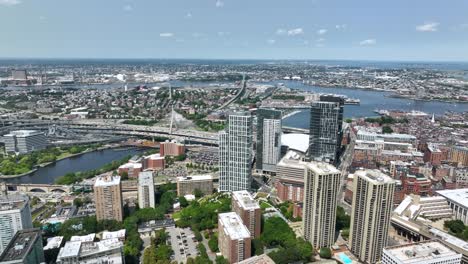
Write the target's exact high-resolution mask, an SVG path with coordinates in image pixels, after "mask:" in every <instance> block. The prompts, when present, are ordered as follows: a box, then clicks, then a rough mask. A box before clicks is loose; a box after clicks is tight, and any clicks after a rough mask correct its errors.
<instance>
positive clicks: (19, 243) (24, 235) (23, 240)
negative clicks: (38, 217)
mask: <svg viewBox="0 0 468 264" xmlns="http://www.w3.org/2000/svg"><path fill="white" fill-rule="evenodd" d="M38 239H40V244H41V245H42V239H41V230H40V229H38V228H31V229H23V230H20V231H18V232H16V234H15V236H13V238H12V239H11V240H10V242H9V243H8V246H7V247H6V248H5V249H4V251H3V253H2V255H1V256H0V262H2V263H3V262H4V261H5V262H6V261H13V260H22V259H23V258H24V257H25V256H26V255H27V254H28V253H29V252H30V251H31V250H32V248H33V247H34V244H35V242H36V241H37V240H38Z"/></svg>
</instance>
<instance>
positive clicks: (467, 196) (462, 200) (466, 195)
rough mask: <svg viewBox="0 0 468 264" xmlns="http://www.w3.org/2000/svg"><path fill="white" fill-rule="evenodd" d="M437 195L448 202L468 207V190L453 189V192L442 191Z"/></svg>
mask: <svg viewBox="0 0 468 264" xmlns="http://www.w3.org/2000/svg"><path fill="white" fill-rule="evenodd" d="M437 193H438V194H439V195H441V196H443V197H445V198H447V199H448V200H450V201H452V202H454V203H457V204H459V205H462V206H464V207H465V208H467V207H468V188H466V189H455V190H442V191H437Z"/></svg>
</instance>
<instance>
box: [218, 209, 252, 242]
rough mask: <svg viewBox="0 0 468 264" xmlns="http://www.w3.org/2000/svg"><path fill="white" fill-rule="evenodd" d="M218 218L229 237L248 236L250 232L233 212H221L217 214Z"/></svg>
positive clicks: (242, 237) (241, 237)
mask: <svg viewBox="0 0 468 264" xmlns="http://www.w3.org/2000/svg"><path fill="white" fill-rule="evenodd" d="M218 217H219V220H220V221H221V223H222V225H223V227H224V232H225V233H226V234H227V235H228V236H229V237H230V238H231V239H235V240H237V239H244V238H250V232H249V230H248V229H247V227H245V225H244V224H243V223H242V220H241V219H240V217H239V216H238V215H237V214H236V213H234V212H229V213H223V214H219V215H218Z"/></svg>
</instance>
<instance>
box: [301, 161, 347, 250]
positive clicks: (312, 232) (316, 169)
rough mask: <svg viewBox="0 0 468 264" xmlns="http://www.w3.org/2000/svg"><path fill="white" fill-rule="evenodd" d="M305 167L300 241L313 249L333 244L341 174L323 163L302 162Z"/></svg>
mask: <svg viewBox="0 0 468 264" xmlns="http://www.w3.org/2000/svg"><path fill="white" fill-rule="evenodd" d="M302 165H303V166H305V167H306V173H305V181H304V206H303V209H302V210H303V211H302V214H303V217H302V225H303V232H304V239H305V240H307V241H309V242H310V243H311V244H312V246H314V248H317V249H319V248H323V247H331V246H332V245H333V244H334V243H335V223H336V207H337V205H338V204H337V199H338V192H340V183H341V172H340V171H339V170H337V169H336V168H335V167H334V166H333V165H330V164H328V163H325V162H302Z"/></svg>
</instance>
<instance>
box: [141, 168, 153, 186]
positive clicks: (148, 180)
mask: <svg viewBox="0 0 468 264" xmlns="http://www.w3.org/2000/svg"><path fill="white" fill-rule="evenodd" d="M152 184H154V179H153V172H152V171H143V172H140V173H139V174H138V185H140V186H145V185H152Z"/></svg>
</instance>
